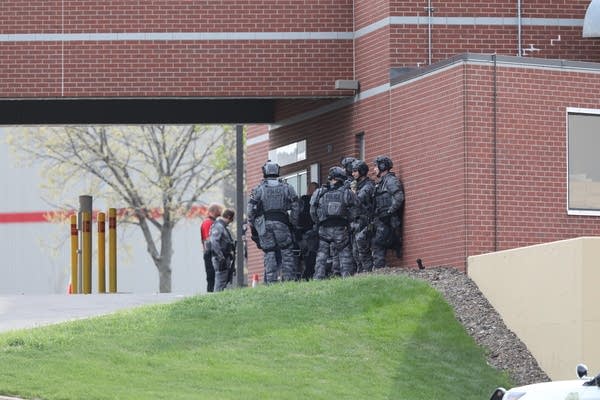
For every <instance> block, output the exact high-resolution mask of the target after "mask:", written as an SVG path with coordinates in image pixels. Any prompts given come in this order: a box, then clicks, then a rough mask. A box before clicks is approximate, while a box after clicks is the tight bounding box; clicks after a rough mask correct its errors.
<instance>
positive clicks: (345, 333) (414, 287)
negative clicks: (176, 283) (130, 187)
mask: <svg viewBox="0 0 600 400" xmlns="http://www.w3.org/2000/svg"><path fill="white" fill-rule="evenodd" d="M496 386H505V387H506V386H511V385H510V382H509V380H508V378H507V376H506V374H504V373H501V372H499V371H497V370H495V369H493V368H492V367H490V366H488V365H487V363H486V361H485V354H484V351H483V349H482V348H481V347H479V346H477V345H476V344H475V342H474V341H473V340H472V338H471V337H469V336H468V334H467V333H466V332H465V330H464V329H463V327H462V326H461V325H460V324H459V323H458V322H457V321H456V319H455V318H454V315H453V312H452V309H451V308H450V306H449V305H448V304H447V303H446V302H445V301H444V299H443V298H442V296H441V295H440V294H439V293H438V292H436V291H435V290H433V289H432V288H431V287H429V286H428V285H427V284H426V283H424V282H420V281H416V280H412V279H409V278H406V277H401V276H360V277H354V278H351V279H344V280H341V279H336V280H331V281H321V282H302V283H287V284H282V285H274V286H269V287H264V286H263V287H259V288H255V289H243V290H231V291H226V292H222V293H218V294H212V295H209V296H198V297H192V298H187V299H185V300H182V301H179V302H177V303H172V304H168V305H154V306H147V307H142V308H138V309H135V310H131V311H126V312H119V313H117V314H113V315H109V316H104V317H98V318H93V319H88V320H80V321H74V322H69V323H64V324H59V325H54V326H49V327H42V328H36V329H30V330H22V331H14V332H9V333H5V334H2V335H0V394H4V395H17V396H21V397H25V398H39V399H47V400H50V399H127V400H133V399H144V400H148V399H168V400H171V399H173V400H175V399H327V400H330V399H461V400H464V399H473V400H475V399H478V400H479V399H487V398H488V396H489V394H490V393H491V391H492V390H493V389H494V388H495V387H496Z"/></svg>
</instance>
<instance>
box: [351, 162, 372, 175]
mask: <svg viewBox="0 0 600 400" xmlns="http://www.w3.org/2000/svg"><path fill="white" fill-rule="evenodd" d="M352 171H353V172H354V171H358V174H359V175H360V176H367V174H368V173H369V166H368V165H367V163H366V162H364V161H362V160H356V161H354V162H353V163H352Z"/></svg>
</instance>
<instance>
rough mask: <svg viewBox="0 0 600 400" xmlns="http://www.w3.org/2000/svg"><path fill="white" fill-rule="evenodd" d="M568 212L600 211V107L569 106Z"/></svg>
mask: <svg viewBox="0 0 600 400" xmlns="http://www.w3.org/2000/svg"><path fill="white" fill-rule="evenodd" d="M567 148H568V156H567V157H568V159H567V163H568V177H567V182H568V191H567V203H568V213H569V214H575V215H600V157H599V156H598V154H599V153H600V110H591V109H582V108H567Z"/></svg>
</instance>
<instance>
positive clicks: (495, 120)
mask: <svg viewBox="0 0 600 400" xmlns="http://www.w3.org/2000/svg"><path fill="white" fill-rule="evenodd" d="M492 60H493V61H494V70H493V95H492V96H493V97H492V101H493V107H494V110H493V113H494V115H493V127H492V129H493V144H492V146H493V147H494V149H493V150H494V251H498V146H497V143H498V74H497V70H498V63H497V56H496V54H495V53H494V54H493V55H492Z"/></svg>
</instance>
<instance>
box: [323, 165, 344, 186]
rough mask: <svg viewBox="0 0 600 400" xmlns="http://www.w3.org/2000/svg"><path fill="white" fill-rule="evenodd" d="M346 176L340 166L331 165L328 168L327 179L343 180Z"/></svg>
mask: <svg viewBox="0 0 600 400" xmlns="http://www.w3.org/2000/svg"><path fill="white" fill-rule="evenodd" d="M346 178H347V175H346V171H344V169H343V168H342V167H331V168H329V175H327V180H331V179H337V180H338V181H342V182H343V181H345V180H346Z"/></svg>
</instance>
